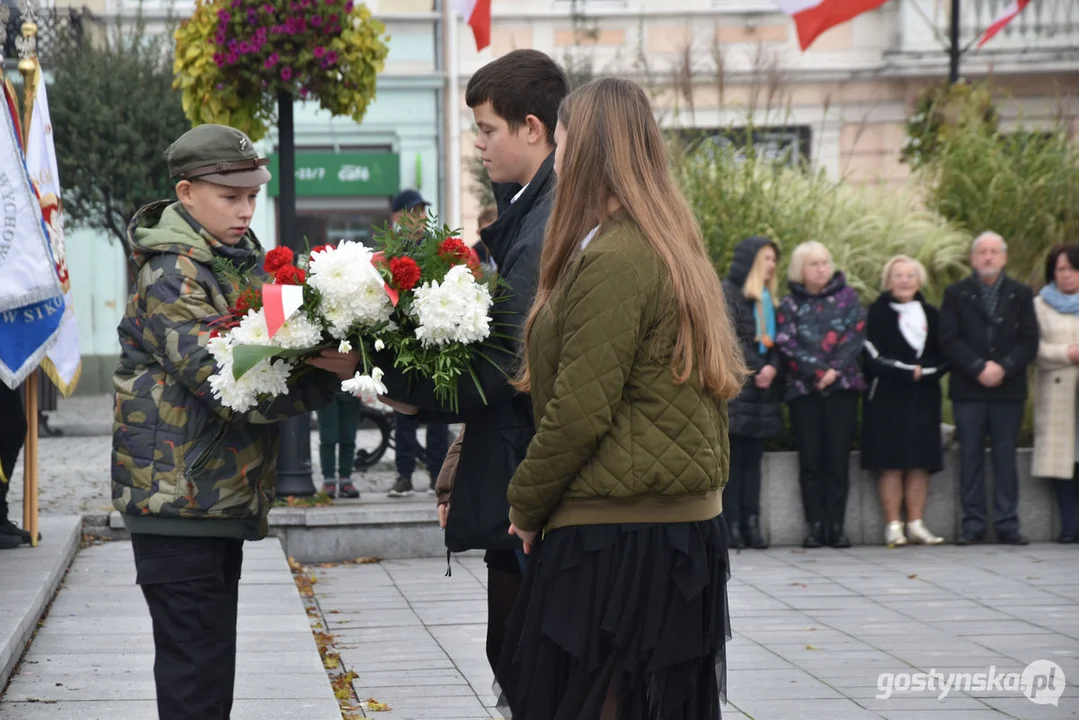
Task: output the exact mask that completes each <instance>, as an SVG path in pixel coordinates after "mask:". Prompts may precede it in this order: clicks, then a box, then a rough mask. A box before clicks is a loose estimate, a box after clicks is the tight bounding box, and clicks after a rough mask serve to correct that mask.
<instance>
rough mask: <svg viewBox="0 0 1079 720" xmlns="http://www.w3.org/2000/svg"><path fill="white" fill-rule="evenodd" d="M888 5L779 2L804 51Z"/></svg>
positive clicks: (874, 1) (862, 0)
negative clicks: (828, 33) (828, 32)
mask: <svg viewBox="0 0 1079 720" xmlns="http://www.w3.org/2000/svg"><path fill="white" fill-rule="evenodd" d="M1028 1H1029V0H1028ZM885 2H887V0H776V4H777V5H779V9H780V10H782V11H783V12H785V13H787V14H788V15H790V16H791V17H793V18H794V25H795V27H797V28H798V42H799V43H800V44H801V46H802V50H806V49H807V48H808V47H809V46H810V45H812V44H813V41H814V40H816V39H817V38H818V37H819V36H820V35H821V33H823V32H824V31H825V30H828V29H830V28H833V27H835V26H836V25H841V24H842V23H845V22H847V21H848V20H852V19H854V18H855V17H857V16H858V15H861V14H862V13H864V12H869V11H870V10H876V9H877V8H879V7H880V6H881V5H883V4H884V3H885Z"/></svg>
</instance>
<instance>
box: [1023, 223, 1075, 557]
mask: <svg viewBox="0 0 1079 720" xmlns="http://www.w3.org/2000/svg"><path fill="white" fill-rule="evenodd" d="M1045 282H1046V283H1047V284H1046V286H1045V287H1044V288H1042V291H1041V292H1040V293H1039V294H1038V297H1036V298H1035V299H1034V312H1035V314H1037V316H1038V335H1039V339H1040V342H1039V343H1038V359H1037V366H1036V367H1037V379H1036V381H1035V385H1034V388H1035V390H1034V467H1033V468H1032V474H1033V475H1034V476H1035V477H1041V478H1052V480H1053V486H1054V488H1055V489H1056V494H1057V503H1058V505H1059V507H1060V535H1058V536H1057V542H1061V543H1074V542H1076V540H1077V537H1079V522H1077V519H1076V514H1077V513H1076V509H1075V504H1076V470H1077V469H1079V466H1077V463H1079V441H1077V438H1076V432H1077V426H1079V423H1077V422H1076V408H1077V407H1079V404H1077V403H1076V391H1077V390H1079V245H1076V244H1070V245H1058V246H1057V247H1055V248H1053V249H1052V250H1051V251H1050V252H1049V257H1048V258H1047V260H1046V264H1045Z"/></svg>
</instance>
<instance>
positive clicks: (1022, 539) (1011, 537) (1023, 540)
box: [997, 530, 1030, 545]
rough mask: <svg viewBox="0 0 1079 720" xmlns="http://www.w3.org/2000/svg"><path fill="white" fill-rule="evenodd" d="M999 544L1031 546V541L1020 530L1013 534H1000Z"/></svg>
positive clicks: (1014, 531)
mask: <svg viewBox="0 0 1079 720" xmlns="http://www.w3.org/2000/svg"><path fill="white" fill-rule="evenodd" d="M997 543H998V544H1000V545H1029V544H1030V540H1028V539H1027V536H1026V535H1024V534H1023V533H1021V532H1019V531H1018V530H1013V531H1012V532H1006V533H998V534H997Z"/></svg>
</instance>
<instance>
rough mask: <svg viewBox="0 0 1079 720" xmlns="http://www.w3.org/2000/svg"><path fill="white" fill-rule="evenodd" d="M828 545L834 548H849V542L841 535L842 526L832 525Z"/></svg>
mask: <svg viewBox="0 0 1079 720" xmlns="http://www.w3.org/2000/svg"><path fill="white" fill-rule="evenodd" d="M828 540H829V544H830V545H831V546H832V547H834V548H849V547H850V540H849V539H848V538H847V536H846V535H845V534H844V533H843V526H842V525H833V526H832V534H831V535H830V536H829V538H828Z"/></svg>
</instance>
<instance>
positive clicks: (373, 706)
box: [366, 698, 393, 712]
mask: <svg viewBox="0 0 1079 720" xmlns="http://www.w3.org/2000/svg"><path fill="white" fill-rule="evenodd" d="M366 705H367V709H368V710H370V711H371V712H388V711H390V710H393V708H392V707H390V706H389V705H387V704H386V703H380V702H379V701H378V700H375V699H374V698H367V703H366Z"/></svg>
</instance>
